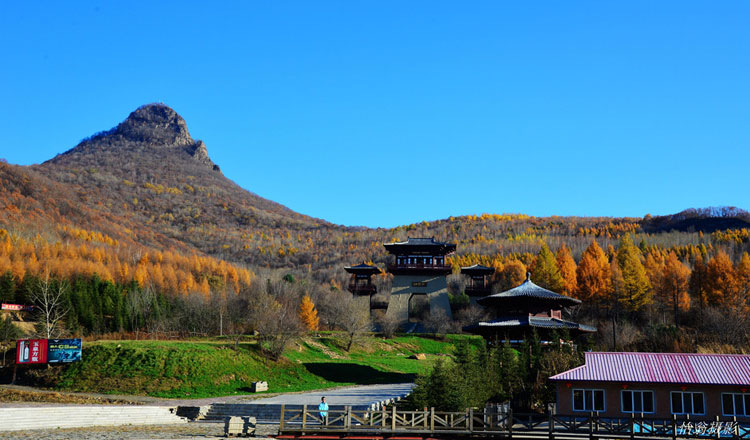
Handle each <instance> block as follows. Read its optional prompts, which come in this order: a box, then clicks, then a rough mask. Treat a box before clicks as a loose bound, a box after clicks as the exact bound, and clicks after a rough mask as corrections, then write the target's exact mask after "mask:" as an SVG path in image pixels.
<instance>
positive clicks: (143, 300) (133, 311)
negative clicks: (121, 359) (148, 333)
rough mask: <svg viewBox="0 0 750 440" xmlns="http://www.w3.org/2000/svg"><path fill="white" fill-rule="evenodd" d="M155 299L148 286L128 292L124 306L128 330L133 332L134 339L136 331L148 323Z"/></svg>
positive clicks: (136, 334) (136, 336)
mask: <svg viewBox="0 0 750 440" xmlns="http://www.w3.org/2000/svg"><path fill="white" fill-rule="evenodd" d="M155 299H156V295H155V294H154V291H153V289H151V287H150V286H148V287H145V288H142V289H141V288H138V289H133V290H131V291H130V292H128V296H127V298H126V300H125V304H126V306H127V308H128V315H129V316H130V328H131V329H132V330H133V331H134V332H135V338H136V339H138V330H139V329H140V328H141V327H143V326H145V325H146V324H147V323H148V320H149V318H150V315H151V311H152V310H151V309H152V307H153V305H154V302H155Z"/></svg>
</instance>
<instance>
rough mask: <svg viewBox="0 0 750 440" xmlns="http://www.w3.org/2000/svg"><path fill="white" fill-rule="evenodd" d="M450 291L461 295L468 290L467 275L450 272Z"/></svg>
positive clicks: (448, 281)
mask: <svg viewBox="0 0 750 440" xmlns="http://www.w3.org/2000/svg"><path fill="white" fill-rule="evenodd" d="M446 279H447V284H448V292H450V294H451V295H461V294H462V293H464V290H466V277H465V276H464V275H461V274H460V273H459V274H450V275H448V276H447V277H446Z"/></svg>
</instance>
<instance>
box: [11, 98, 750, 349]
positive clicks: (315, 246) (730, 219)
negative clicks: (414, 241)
mask: <svg viewBox="0 0 750 440" xmlns="http://www.w3.org/2000/svg"><path fill="white" fill-rule="evenodd" d="M165 127H166V128H165ZM155 164H156V165H155ZM409 236H411V237H433V236H434V237H435V238H436V239H439V240H442V241H448V242H453V243H456V244H457V253H456V255H455V256H453V257H452V258H451V259H450V264H452V266H453V268H454V275H451V276H449V288H450V291H451V295H452V300H451V305H452V308H453V309H454V312H455V313H454V317H455V320H454V321H453V322H447V323H446V322H436V323H434V328H433V330H434V331H435V332H438V333H441V332H446V331H460V329H461V326H462V325H465V324H466V323H468V322H469V321H472V320H474V319H477V318H478V317H480V315H481V313H482V311H481V310H478V309H477V308H476V306H472V305H471V302H470V301H469V299H468V297H466V295H465V294H464V293H463V280H462V279H461V276H460V275H458V272H459V270H460V267H462V266H469V265H472V264H476V263H480V264H483V265H486V266H491V267H494V268H495V269H496V271H495V274H494V275H493V276H492V280H491V281H492V286H493V287H492V290H493V292H497V291H501V290H504V289H507V288H510V287H513V286H515V285H517V284H519V283H520V282H522V281H523V279H525V274H526V272H527V271H530V272H531V274H532V279H533V281H534V282H535V283H537V284H539V285H540V286H543V287H546V288H548V289H551V290H554V291H557V292H561V293H564V294H566V295H570V296H574V297H576V298H579V299H581V300H583V301H584V305H583V306H581V307H579V308H578V309H576V310H571V311H570V313H572V314H575V315H576V319H577V320H579V321H580V322H585V323H588V324H591V325H596V326H597V327H598V328H599V332H598V333H597V335H596V336H595V339H594V340H593V341H591V343H592V344H596V345H597V346H599V347H600V348H602V349H617V350H621V349H638V350H661V351H695V350H710V351H721V352H746V351H747V350H748V349H750V331H748V328H749V327H750V326H748V325H747V318H746V317H747V315H748V312H750V255H749V254H748V252H750V214H748V213H747V212H745V211H743V210H741V209H737V208H709V209H691V210H687V211H683V212H681V213H678V214H675V215H672V216H664V217H652V216H646V217H644V218H606V217H545V218H541V217H530V216H526V215H523V214H483V215H472V216H461V217H451V218H448V219H443V220H438V221H431V222H427V221H425V222H421V223H418V224H412V225H405V226H400V227H397V228H391V229H382V228H378V229H370V228H363V227H344V226H339V225H334V224H330V223H328V222H326V221H324V220H320V219H315V218H311V217H307V216H304V215H302V214H298V213H295V212H293V211H291V210H289V209H287V208H285V207H283V206H281V205H278V204H276V203H274V202H271V201H268V200H266V199H263V198H261V197H259V196H257V195H255V194H252V193H250V192H248V191H246V190H244V189H242V188H240V187H238V186H237V185H235V184H234V183H233V182H231V181H230V180H229V179H227V178H225V177H224V176H223V175H222V173H221V170H220V168H219V167H218V166H217V165H216V164H214V163H213V162H211V160H210V159H209V157H208V153H207V148H206V146H205V145H204V144H203V142H201V141H196V140H193V139H192V138H191V137H190V135H189V133H188V132H187V125H186V124H185V121H184V120H182V118H181V117H180V116H179V115H177V114H176V113H175V112H174V111H173V110H171V109H170V108H168V107H166V106H163V105H149V106H144V107H141V108H140V109H138V110H136V111H135V112H133V113H132V114H131V115H130V116H129V117H128V119H126V120H125V121H124V122H123V123H121V124H120V125H119V126H118V127H116V128H114V129H112V130H109V131H107V132H102V133H99V134H96V135H94V136H92V137H90V138H87V139H85V140H83V141H82V142H81V143H80V144H79V145H78V146H76V147H75V148H73V149H72V150H70V151H68V152H66V153H64V154H61V155H58V156H56V157H55V158H53V159H51V160H49V161H47V162H45V163H43V164H40V165H32V166H28V167H22V166H16V165H10V164H7V163H0V302H3V303H18V304H27V303H33V302H34V297H35V296H34V293H35V292H37V291H39V289H40V288H41V287H44V286H46V288H48V289H53V290H54V289H58V290H59V291H61V292H64V297H65V308H66V310H67V314H66V316H65V317H64V319H62V320H61V324H60V327H59V329H58V330H59V334H75V335H81V336H93V335H99V336H101V335H108V334H117V335H119V336H120V337H122V336H123V335H128V336H132V337H147V336H148V335H159V337H161V336H163V335H169V336H171V337H180V336H185V335H190V334H202V335H215V334H225V335H231V334H241V333H243V332H249V331H256V332H259V333H260V334H266V335H269V336H268V337H269V338H270V339H269V344H270V345H273V344H274V343H277V342H278V343H283V342H284V341H275V340H272V339H273V338H272V337H271V336H270V335H273V334H274V333H276V334H281V333H288V332H291V331H292V330H293V329H294V328H297V329H302V328H331V329H343V330H347V329H351V328H352V326H354V325H355V324H356V323H348V322H344V320H343V319H342V316H343V315H346V313H342V307H347V306H349V305H350V304H349V303H350V298H349V297H350V295H349V294H348V292H346V290H345V287H342V286H346V283H347V282H348V281H347V280H348V278H347V274H346V273H345V272H344V270H343V267H344V266H345V265H350V264H358V263H361V262H368V263H371V264H376V265H378V266H380V267H384V266H385V264H386V263H387V261H388V258H387V253H386V252H385V249H384V248H383V246H382V244H383V243H384V242H391V241H394V240H405V239H406V238H407V237H409ZM389 282H390V280H389V279H388V276H387V275H383V276H380V277H379V279H378V280H377V283H378V285H379V286H381V288H383V289H382V290H383V291H385V290H387V286H388V285H389ZM386 300H387V298H386ZM259 305H263V307H264V308H263V310H266V311H268V310H271V311H272V313H271V315H272V316H273V317H274V318H275V319H277V320H282V321H287V322H288V323H290V324H289V327H284V328H278V327H273V324H272V323H269V322H263V319H262V317H261V315H262V313H260V311H261V310H260V309H259V307H260V306H259ZM312 310H315V313H317V317H319V320H318V319H317V318H315V317H313V316H312V315H313V314H314V313H313V312H312ZM238 311H239V312H238ZM256 312H257V313H256ZM4 325H11V324H4Z"/></svg>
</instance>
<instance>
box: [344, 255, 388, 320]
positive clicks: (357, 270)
mask: <svg viewBox="0 0 750 440" xmlns="http://www.w3.org/2000/svg"><path fill="white" fill-rule="evenodd" d="M344 270H345V271H347V272H348V273H350V274H352V276H351V277H350V279H349V286H348V288H347V290H349V292H351V293H352V294H353V295H354V298H355V301H357V303H361V307H363V308H365V309H367V310H370V309H372V308H373V297H374V296H375V295H376V294H377V293H378V289H377V287H376V286H375V284H374V283H373V282H372V276H373V275H378V274H380V273H382V272H383V271H381V270H380V269H379V268H378V267H376V266H372V265H369V264H365V263H362V264H358V265H356V266H347V267H344Z"/></svg>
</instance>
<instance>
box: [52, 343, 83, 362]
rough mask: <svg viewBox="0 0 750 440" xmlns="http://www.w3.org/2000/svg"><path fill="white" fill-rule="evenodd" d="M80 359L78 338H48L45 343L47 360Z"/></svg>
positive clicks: (73, 360)
mask: <svg viewBox="0 0 750 440" xmlns="http://www.w3.org/2000/svg"><path fill="white" fill-rule="evenodd" d="M80 360H81V340H80V339H50V340H49V342H48V343H47V362H49V363H50V364H56V363H68V362H76V361H80Z"/></svg>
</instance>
